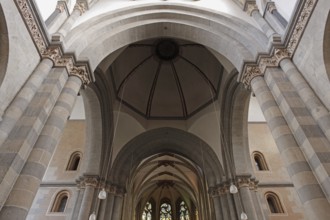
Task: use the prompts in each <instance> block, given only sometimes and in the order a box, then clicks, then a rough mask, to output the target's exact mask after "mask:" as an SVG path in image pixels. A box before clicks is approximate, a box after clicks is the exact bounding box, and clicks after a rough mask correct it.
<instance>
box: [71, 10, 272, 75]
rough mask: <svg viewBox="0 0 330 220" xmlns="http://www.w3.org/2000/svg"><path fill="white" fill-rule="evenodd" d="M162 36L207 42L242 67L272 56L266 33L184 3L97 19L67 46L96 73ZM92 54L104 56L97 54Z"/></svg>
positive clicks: (77, 31)
mask: <svg viewBox="0 0 330 220" xmlns="http://www.w3.org/2000/svg"><path fill="white" fill-rule="evenodd" d="M152 9H157V10H152ZM137 11H139V13H136V12H137ZM134 12H135V13H134ZM188 12H189V13H188ZM123 14H125V16H123ZM121 16H123V17H122V18H121ZM114 17H116V19H113V18H114ZM137 21H138V22H137ZM88 27H93V28H88ZM83 30H84V31H83ZM107 30H111V31H107ZM81 33H83V35H82V34H81ZM157 37H174V38H180V39H185V40H188V41H192V42H196V43H199V44H202V45H204V46H206V47H208V48H212V49H213V50H215V51H217V52H218V53H220V54H223V55H224V56H225V57H226V58H227V59H228V60H230V62H232V63H233V64H234V66H235V67H236V68H237V69H241V68H242V65H243V62H244V60H254V59H255V57H256V56H257V54H258V53H260V52H266V51H267V42H268V39H267V38H266V37H265V35H264V34H263V33H261V31H260V30H258V29H256V28H255V27H253V26H252V25H250V24H248V23H247V22H244V21H242V20H239V19H234V18H230V19H229V17H228V16H227V15H224V14H215V13H212V12H208V11H203V10H200V9H196V8H195V9H191V8H187V7H185V6H178V5H168V6H167V8H166V10H165V9H164V8H162V7H161V6H159V5H153V6H145V7H135V8H133V9H124V10H122V11H118V12H115V13H111V14H106V15H100V16H97V17H95V18H93V19H91V21H88V22H85V23H82V24H80V25H78V26H77V27H76V28H75V29H73V30H72V31H71V32H70V33H69V34H68V36H67V37H66V39H65V44H66V45H67V46H68V47H69V48H72V49H73V48H74V49H75V51H76V54H77V55H78V56H79V57H88V58H89V60H90V63H91V67H92V69H95V68H96V66H97V65H98V64H99V63H100V62H101V61H102V60H103V59H104V58H105V57H107V56H108V55H109V54H111V53H112V52H114V51H116V50H118V49H119V48H122V47H124V46H126V45H129V44H131V43H133V42H137V41H141V40H145V39H150V38H157ZM92 50H94V51H95V50H96V51H98V53H97V54H95V53H91V51H92ZM91 54H93V56H91Z"/></svg>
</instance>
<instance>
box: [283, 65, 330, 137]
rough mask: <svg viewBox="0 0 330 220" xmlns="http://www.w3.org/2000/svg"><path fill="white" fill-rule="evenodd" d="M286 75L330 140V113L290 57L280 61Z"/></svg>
mask: <svg viewBox="0 0 330 220" xmlns="http://www.w3.org/2000/svg"><path fill="white" fill-rule="evenodd" d="M280 66H281V68H282V69H283V71H284V73H285V75H286V77H287V78H288V79H289V80H290V82H291V84H292V85H293V86H294V88H295V89H296V91H297V93H298V94H299V96H300V98H301V99H302V100H303V101H304V103H305V105H306V107H307V108H308V110H309V112H310V113H311V115H312V116H313V118H314V120H315V121H316V122H317V124H318V125H319V126H320V128H321V129H322V131H323V133H324V134H325V136H326V137H327V139H328V140H329V141H330V114H329V111H328V110H327V109H326V107H325V106H324V105H323V103H322V102H321V100H320V99H319V98H318V97H317V96H316V95H315V93H314V91H313V90H312V89H311V88H310V86H309V85H308V83H307V82H306V80H305V79H304V77H303V76H302V75H301V73H300V72H299V70H298V69H297V67H296V66H295V65H294V64H293V63H292V61H291V60H290V59H284V60H282V61H281V62H280Z"/></svg>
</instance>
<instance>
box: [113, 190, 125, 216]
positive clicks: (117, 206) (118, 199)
mask: <svg viewBox="0 0 330 220" xmlns="http://www.w3.org/2000/svg"><path fill="white" fill-rule="evenodd" d="M122 207H123V197H122V196H121V195H116V196H115V201H114V207H113V211H112V218H111V220H120V219H121V214H122V213H121V212H122Z"/></svg>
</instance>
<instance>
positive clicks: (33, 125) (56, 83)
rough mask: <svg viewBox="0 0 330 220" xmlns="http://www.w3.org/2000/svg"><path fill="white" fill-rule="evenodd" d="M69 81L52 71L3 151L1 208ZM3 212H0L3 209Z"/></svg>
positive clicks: (0, 176) (6, 142)
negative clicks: (66, 82)
mask: <svg viewBox="0 0 330 220" xmlns="http://www.w3.org/2000/svg"><path fill="white" fill-rule="evenodd" d="M66 79H67V74H66V72H64V71H62V70H58V69H53V70H52V73H51V74H49V75H48V76H47V78H46V79H45V80H44V81H43V83H42V86H41V87H40V88H39V90H38V92H37V93H36V94H35V96H34V97H33V99H32V100H31V102H30V103H29V105H28V107H27V108H26V109H25V111H24V113H23V115H22V117H20V119H19V121H18V122H17V123H16V124H15V126H14V128H13V129H12V131H11V132H10V134H9V136H8V138H7V140H6V141H5V142H4V143H3V145H2V146H1V148H0V207H1V208H2V207H3V205H4V204H5V202H6V200H7V197H8V196H9V194H10V192H11V190H12V188H13V185H14V184H15V182H16V180H17V178H18V176H19V174H20V173H21V171H22V169H23V167H24V164H25V163H26V161H27V160H28V157H29V155H30V153H31V151H32V149H33V146H34V144H35V143H36V141H37V140H38V137H39V135H40V133H41V131H42V129H43V127H44V125H45V123H46V121H47V118H48V116H49V115H50V113H51V111H52V109H53V107H54V105H55V103H56V100H57V99H58V96H59V95H60V93H61V90H62V88H63V86H64V84H65V81H66ZM1 208H0V209H1Z"/></svg>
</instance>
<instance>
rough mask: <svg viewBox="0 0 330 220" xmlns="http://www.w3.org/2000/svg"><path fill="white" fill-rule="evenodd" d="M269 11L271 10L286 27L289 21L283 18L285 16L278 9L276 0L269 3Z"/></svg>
mask: <svg viewBox="0 0 330 220" xmlns="http://www.w3.org/2000/svg"><path fill="white" fill-rule="evenodd" d="M267 11H269V13H271V14H272V15H273V16H274V17H275V18H276V19H277V20H278V21H279V22H280V24H281V25H282V26H283V27H286V26H287V25H288V22H287V21H286V20H285V18H283V16H282V15H281V14H280V13H279V12H278V11H277V8H276V6H275V2H268V3H267Z"/></svg>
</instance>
